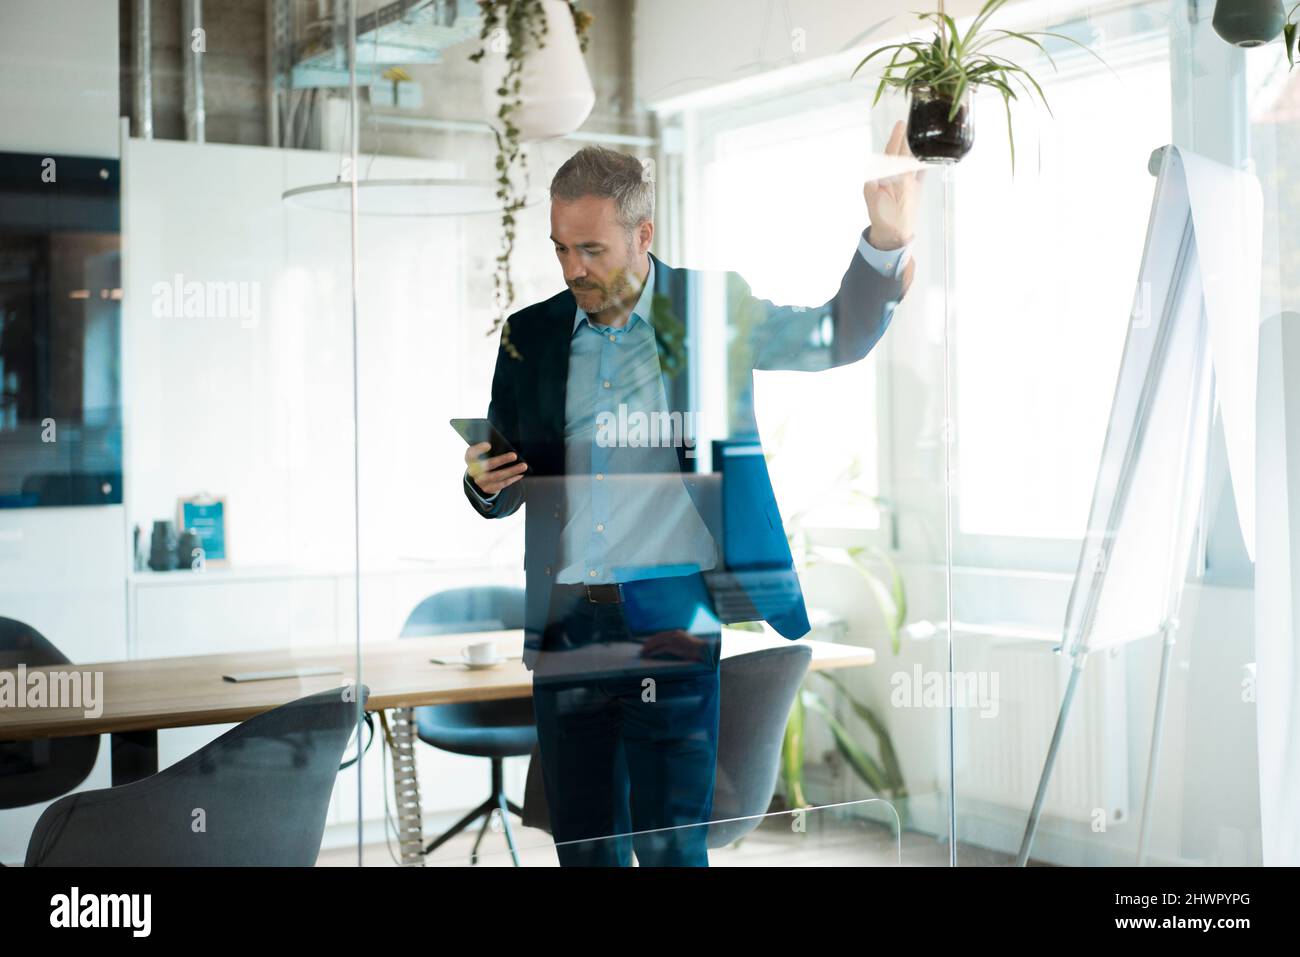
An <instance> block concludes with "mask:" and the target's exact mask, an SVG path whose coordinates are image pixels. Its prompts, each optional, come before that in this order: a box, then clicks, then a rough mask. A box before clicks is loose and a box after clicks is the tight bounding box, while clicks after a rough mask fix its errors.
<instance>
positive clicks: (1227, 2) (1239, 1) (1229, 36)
mask: <svg viewBox="0 0 1300 957" xmlns="http://www.w3.org/2000/svg"><path fill="white" fill-rule="evenodd" d="M1285 22H1286V14H1285V13H1283V12H1282V0H1219V2H1218V3H1217V4H1216V5H1215V7H1214V19H1213V21H1212V24H1213V26H1214V32H1215V33H1217V34H1218V35H1219V36H1220V37H1222V38H1223V39H1224V40H1226V41H1227V42H1228V43H1231V44H1232V45H1233V46H1238V47H1248V48H1249V47H1258V46H1263V45H1264V44H1265V43H1271V42H1272V41H1273V40H1275V39H1276V38H1277V35H1278V34H1279V33H1281V32H1282V25H1283V24H1284V23H1285Z"/></svg>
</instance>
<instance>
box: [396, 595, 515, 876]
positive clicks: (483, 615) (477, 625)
mask: <svg viewBox="0 0 1300 957" xmlns="http://www.w3.org/2000/svg"><path fill="white" fill-rule="evenodd" d="M523 627H524V592H523V589H521V588H501V587H477V588H455V589H451V590H448V591H443V592H438V593H437V594H434V595H430V596H429V597H428V598H426V599H425V600H424V601H422V602H421V603H420V604H419V605H418V606H417V607H416V609H415V610H414V611H413V612H411V614H410V617H408V618H407V620H406V624H405V625H404V626H403V627H402V635H401V637H403V638H412V637H417V636H424V635H443V634H460V633H463V632H479V631H503V630H511V629H517V628H523ZM415 721H416V729H417V732H418V734H419V736H420V740H421V741H423V742H424V743H425V744H429V745H432V746H433V747H435V748H440V749H441V750H443V751H450V752H452V753H454V754H467V755H471V756H473V757H480V758H489V759H491V762H492V784H491V792H490V793H489V794H488V797H487V799H486V800H484V801H483V803H482V804H480V805H479V806H478V807H476V808H474V810H472V811H470V812H469V813H468V814H466V815H465V816H464V817H463V818H461V819H460V820H459V821H457V822H456V823H455V824H453V825H452V826H451V827H450V828H448V829H447V830H446V831H445V832H443V833H442V834H441V835H439V836H438V837H436V838H434V839H433V840H432V841H430V842H429V844H428V845H427V846H426V847H425V849H424V853H425V854H432V853H433V852H434V851H436V850H437V849H438V848H439V847H441V846H442V845H443V844H445V843H447V841H449V840H451V839H452V838H453V837H455V836H456V835H457V834H459V833H460V832H461V831H463V830H465V828H467V827H469V826H470V825H471V824H473V823H474V822H475V821H477V820H478V819H479V818H480V817H481V818H482V819H483V823H482V825H481V826H480V827H479V830H478V837H477V838H476V839H475V841H474V848H473V850H471V851H470V863H471V864H477V863H478V849H479V845H480V844H481V843H482V842H483V835H484V834H485V833H486V832H487V827H488V823H489V822H490V821H491V819H492V812H493V811H500V812H501V826H502V830H503V831H504V832H505V836H506V845H507V846H508V847H509V848H510V854H511V856H512V857H513V858H514V861H515V863H516V864H518V863H519V854H518V849H517V847H516V845H515V837H514V832H513V831H512V830H511V828H510V815H511V814H515V815H518V816H519V817H520V818H522V817H523V813H524V812H523V809H522V808H520V807H519V805H517V804H515V803H514V802H513V801H511V800H510V799H509V798H507V797H506V794H505V773H504V768H505V765H504V762H505V759H506V758H513V757H523V756H524V755H527V754H530V753H532V750H533V746H534V745H535V744H536V743H537V724H536V719H535V718H534V716H533V702H532V699H531V698H512V699H507V700H503V701H470V702H464V703H459V704H439V705H427V706H425V707H421V708H416V709H415Z"/></svg>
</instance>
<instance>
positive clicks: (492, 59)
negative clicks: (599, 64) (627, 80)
mask: <svg viewBox="0 0 1300 957" xmlns="http://www.w3.org/2000/svg"><path fill="white" fill-rule="evenodd" d="M541 4H542V9H543V12H544V13H545V15H546V34H545V38H544V45H543V46H542V47H541V48H540V49H539V48H538V47H537V46H536V45H535V44H533V43H532V42H531V41H530V42H528V43H527V44H525V49H524V66H523V72H522V76H521V77H520V89H519V99H520V103H519V108H518V109H516V110H515V111H514V112H513V113H511V116H510V120H511V122H512V123H513V124H514V125H515V126H516V127H517V128H518V130H519V139H520V141H521V142H527V141H529V140H544V139H551V138H553V137H556V136H564V135H566V134H568V133H572V132H573V131H574V130H576V129H577V128H578V127H580V126H581V125H582V124H583V123H584V122H586V119H587V117H588V116H590V115H591V108H592V107H593V106H595V105H596V91H595V90H594V89H593V88H592V85H591V76H590V75H589V74H588V73H587V64H586V61H584V60H583V58H582V49H581V47H580V46H579V45H578V33H577V31H576V30H575V29H574V26H573V14H572V13H571V12H570V10H569V4H568V3H567V2H566V0H541ZM503 29H504V28H503ZM506 45H507V44H504V43H500V42H496V41H495V39H490V40H489V41H488V42H487V44H486V46H485V52H484V54H483V60H482V62H481V63H480V66H481V67H482V68H483V74H482V76H483V106H484V108H485V109H486V111H487V120H488V123H489V124H490V125H491V126H492V128H493V129H495V130H496V131H497V132H498V133H502V134H504V132H505V125H504V124H503V123H502V122H501V118H500V115H499V114H500V111H501V104H502V101H503V99H513V97H510V96H507V97H503V96H502V95H501V92H500V91H501V89H502V85H503V84H504V83H505V79H506V74H507V72H508V70H509V65H510V64H509V62H508V61H507V59H506V51H505V49H503V47H504V46H506Z"/></svg>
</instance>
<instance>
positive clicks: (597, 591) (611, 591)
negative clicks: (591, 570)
mask: <svg viewBox="0 0 1300 957" xmlns="http://www.w3.org/2000/svg"><path fill="white" fill-rule="evenodd" d="M555 590H556V591H559V592H563V593H564V594H567V595H573V596H576V597H578V598H585V599H586V600H587V601H589V602H591V603H592V604H593V605H621V604H623V586H622V585H620V584H612V585H565V584H556V586H555Z"/></svg>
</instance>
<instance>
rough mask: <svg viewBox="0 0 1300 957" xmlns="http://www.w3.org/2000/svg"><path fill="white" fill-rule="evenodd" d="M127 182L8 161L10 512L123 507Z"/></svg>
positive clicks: (110, 169) (1, 381) (1, 359)
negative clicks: (123, 234)
mask: <svg viewBox="0 0 1300 957" xmlns="http://www.w3.org/2000/svg"><path fill="white" fill-rule="evenodd" d="M120 173H121V171H120V166H119V163H118V161H117V160H107V159H97V158H92V157H79V156H58V155H40V154H31V153H0V508H33V507H39V506H57V505H96V504H107V503H119V502H121V501H122V388H121V381H120V370H121V313H122V279H121V175H120Z"/></svg>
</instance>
